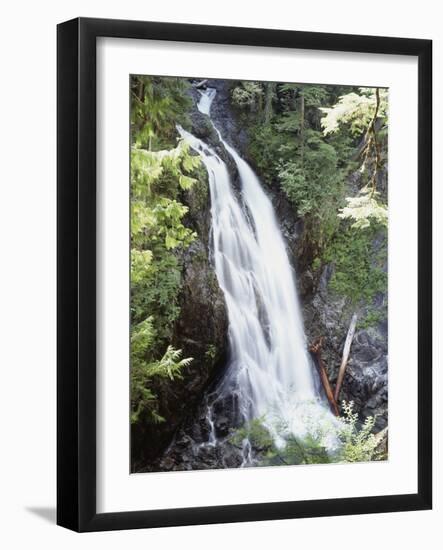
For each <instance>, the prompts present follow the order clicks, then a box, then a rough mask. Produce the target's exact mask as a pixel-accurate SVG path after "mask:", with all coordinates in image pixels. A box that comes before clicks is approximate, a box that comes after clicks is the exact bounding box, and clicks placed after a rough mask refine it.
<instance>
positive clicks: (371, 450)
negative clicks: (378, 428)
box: [338, 401, 381, 462]
mask: <svg viewBox="0 0 443 550" xmlns="http://www.w3.org/2000/svg"><path fill="white" fill-rule="evenodd" d="M342 409H343V413H344V414H343V416H342V420H343V427H342V429H341V430H340V433H339V437H340V439H341V442H342V446H341V449H340V455H339V460H338V462H368V461H370V460H377V459H379V458H380V457H381V454H380V453H379V452H378V450H377V447H378V446H379V442H378V441H377V438H376V437H375V435H374V434H373V433H372V430H373V428H374V425H375V418H374V417H372V416H368V418H366V419H365V421H364V423H363V425H362V426H361V427H360V428H359V426H358V415H357V413H354V403H353V402H352V401H350V402H349V403H348V402H346V401H343V402H342Z"/></svg>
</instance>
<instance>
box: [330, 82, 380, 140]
mask: <svg viewBox="0 0 443 550" xmlns="http://www.w3.org/2000/svg"><path fill="white" fill-rule="evenodd" d="M379 93H380V105H379V108H378V118H380V119H381V120H382V121H383V123H384V124H385V123H386V121H387V112H388V90H387V89H384V88H381V89H380V92H379ZM376 102H377V99H376V93H375V88H360V93H358V94H357V93H355V92H351V93H349V94H346V95H343V96H341V97H340V99H339V101H338V102H337V103H336V104H335V105H334V106H333V107H322V108H321V111H322V112H323V113H324V114H325V115H326V116H324V117H323V119H322V121H321V124H322V127H323V131H324V134H325V135H328V134H333V133H337V132H338V131H339V130H340V128H341V127H342V126H343V125H347V126H348V127H349V129H350V131H351V133H352V134H353V135H355V136H360V135H361V134H363V133H364V132H366V131H367V129H368V126H369V124H370V123H371V120H372V118H373V117H374V112H375V109H376Z"/></svg>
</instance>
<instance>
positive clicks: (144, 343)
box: [131, 317, 192, 423]
mask: <svg viewBox="0 0 443 550" xmlns="http://www.w3.org/2000/svg"><path fill="white" fill-rule="evenodd" d="M155 336H156V334H155V329H154V327H153V318H152V317H148V318H147V319H145V320H144V321H142V322H141V323H138V324H137V325H135V326H133V327H132V329H131V423H136V422H139V421H148V422H163V421H164V418H163V417H162V416H161V415H160V413H159V401H158V397H157V395H156V394H155V393H154V392H153V391H152V389H151V387H150V382H151V381H152V379H155V378H159V379H169V380H174V379H176V378H181V376H182V370H183V368H184V367H186V366H188V365H189V364H190V363H191V361H192V358H191V357H189V358H186V359H181V354H182V352H181V350H176V349H174V348H173V347H172V346H170V345H169V346H168V347H167V349H166V352H165V353H164V355H163V356H162V357H161V358H160V359H159V360H158V361H152V360H149V355H150V350H151V346H152V343H153V340H154V338H155Z"/></svg>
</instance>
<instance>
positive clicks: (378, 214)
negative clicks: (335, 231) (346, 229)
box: [338, 187, 388, 229]
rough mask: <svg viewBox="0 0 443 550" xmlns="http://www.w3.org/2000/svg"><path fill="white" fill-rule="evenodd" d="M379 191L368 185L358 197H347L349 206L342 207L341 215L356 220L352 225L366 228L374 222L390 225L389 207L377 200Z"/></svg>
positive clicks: (343, 217)
mask: <svg viewBox="0 0 443 550" xmlns="http://www.w3.org/2000/svg"><path fill="white" fill-rule="evenodd" d="M378 195H379V193H377V191H371V190H370V189H368V188H367V187H365V188H364V189H362V190H361V191H360V193H359V195H358V196H357V197H346V202H347V203H348V204H347V206H345V207H344V208H341V209H340V213H339V215H338V216H339V217H340V218H342V219H343V220H345V219H351V220H353V221H354V223H353V224H352V227H355V228H358V229H365V228H367V227H369V226H370V225H371V220H372V222H373V223H380V224H382V225H384V226H385V227H387V226H388V207H387V206H386V205H385V204H381V203H380V202H378V201H377V196H378Z"/></svg>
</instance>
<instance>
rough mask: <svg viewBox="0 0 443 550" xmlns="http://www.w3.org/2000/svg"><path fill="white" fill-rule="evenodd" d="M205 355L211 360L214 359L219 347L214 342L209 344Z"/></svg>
mask: <svg viewBox="0 0 443 550" xmlns="http://www.w3.org/2000/svg"><path fill="white" fill-rule="evenodd" d="M205 356H206V358H207V359H209V361H211V362H212V361H214V359H215V358H216V357H217V347H216V346H214V344H209V345H208V348H207V350H206V352H205Z"/></svg>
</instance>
